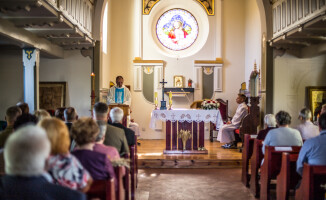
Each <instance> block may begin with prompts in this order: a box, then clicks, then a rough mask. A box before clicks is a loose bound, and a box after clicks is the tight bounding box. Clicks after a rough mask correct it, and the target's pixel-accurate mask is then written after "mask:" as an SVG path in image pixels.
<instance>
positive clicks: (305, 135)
mask: <svg viewBox="0 0 326 200" xmlns="http://www.w3.org/2000/svg"><path fill="white" fill-rule="evenodd" d="M311 117H312V115H311V111H310V110H309V109H308V108H303V109H302V110H301V111H300V113H299V120H300V124H299V125H298V126H297V129H298V131H299V132H300V134H301V137H302V139H303V140H307V139H309V138H313V137H316V136H318V135H319V128H318V126H316V125H314V124H313V123H312V122H311V120H310V119H311Z"/></svg>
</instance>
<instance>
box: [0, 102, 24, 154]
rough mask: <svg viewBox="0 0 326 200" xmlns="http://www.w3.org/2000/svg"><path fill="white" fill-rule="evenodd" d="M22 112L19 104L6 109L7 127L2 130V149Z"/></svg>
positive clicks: (0, 138) (0, 142)
mask: <svg viewBox="0 0 326 200" xmlns="http://www.w3.org/2000/svg"><path fill="white" fill-rule="evenodd" d="M21 114H22V111H21V109H20V108H19V107H18V106H11V107H9V108H8V109H7V111H6V121H7V127H6V129H5V130H3V131H1V132H0V149H3V148H4V146H5V143H6V141H7V139H8V137H9V136H10V134H11V133H13V132H14V124H15V121H16V120H17V118H18V117H19V116H20V115H21Z"/></svg>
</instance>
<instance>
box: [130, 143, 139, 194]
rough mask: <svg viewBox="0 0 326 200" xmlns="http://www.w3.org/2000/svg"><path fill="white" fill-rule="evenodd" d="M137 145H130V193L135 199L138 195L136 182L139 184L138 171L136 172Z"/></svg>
mask: <svg viewBox="0 0 326 200" xmlns="http://www.w3.org/2000/svg"><path fill="white" fill-rule="evenodd" d="M136 146H137V145H132V146H129V150H130V178H131V179H130V187H131V190H130V194H131V199H132V200H134V199H135V195H136V184H137V172H136V163H137V160H136Z"/></svg>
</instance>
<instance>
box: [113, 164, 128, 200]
mask: <svg viewBox="0 0 326 200" xmlns="http://www.w3.org/2000/svg"><path fill="white" fill-rule="evenodd" d="M124 168H125V167H122V166H120V167H115V168H114V171H115V175H116V177H117V185H118V190H116V199H117V200H124V199H125V189H124V185H123V184H124V181H123V179H124V176H125V175H126V174H123V171H124V170H123V169H124Z"/></svg>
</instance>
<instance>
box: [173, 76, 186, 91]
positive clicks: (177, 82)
mask: <svg viewBox="0 0 326 200" xmlns="http://www.w3.org/2000/svg"><path fill="white" fill-rule="evenodd" d="M173 79H174V87H178V88H183V82H184V81H183V76H174V78H173Z"/></svg>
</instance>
